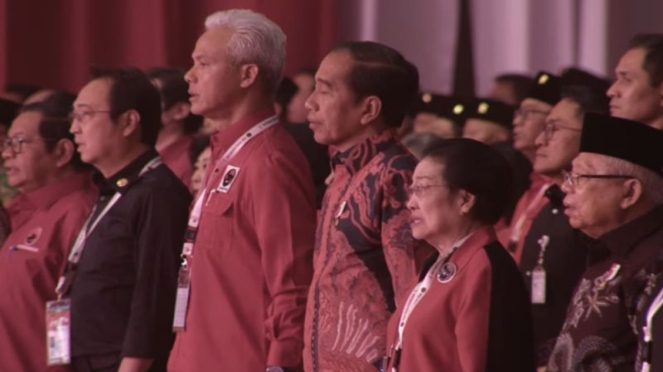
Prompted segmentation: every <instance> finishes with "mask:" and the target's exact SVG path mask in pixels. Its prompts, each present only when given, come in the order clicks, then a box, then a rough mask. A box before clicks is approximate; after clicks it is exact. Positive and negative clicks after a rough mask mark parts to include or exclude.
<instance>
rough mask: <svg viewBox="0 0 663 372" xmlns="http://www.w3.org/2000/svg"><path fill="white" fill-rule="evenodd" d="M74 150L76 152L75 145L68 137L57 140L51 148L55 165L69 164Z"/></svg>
mask: <svg viewBox="0 0 663 372" xmlns="http://www.w3.org/2000/svg"><path fill="white" fill-rule="evenodd" d="M74 152H76V145H74V143H73V142H72V141H71V140H70V139H67V138H63V139H61V140H59V141H58V142H57V143H56V144H55V148H54V149H53V154H54V155H55V166H56V167H58V168H64V167H66V166H67V165H69V164H70V163H71V160H72V159H73V158H74Z"/></svg>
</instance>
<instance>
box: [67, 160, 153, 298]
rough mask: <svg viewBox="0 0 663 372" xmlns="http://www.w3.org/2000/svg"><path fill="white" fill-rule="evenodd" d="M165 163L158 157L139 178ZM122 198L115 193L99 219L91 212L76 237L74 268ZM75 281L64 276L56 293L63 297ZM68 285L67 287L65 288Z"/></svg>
mask: <svg viewBox="0 0 663 372" xmlns="http://www.w3.org/2000/svg"><path fill="white" fill-rule="evenodd" d="M162 163H163V161H162V160H161V157H159V156H157V157H155V158H154V159H152V160H150V161H149V162H148V163H147V164H146V165H145V166H144V167H143V169H141V170H140V173H139V174H138V177H139V178H140V177H142V176H143V175H144V174H145V173H147V172H149V171H151V170H152V169H154V168H156V167H158V166H159V165H161V164H162ZM121 197H122V194H121V193H120V192H115V194H113V197H112V198H111V199H110V200H109V201H108V204H106V206H105V207H104V209H103V210H102V211H101V213H99V215H97V218H95V219H94V221H92V216H94V212H95V211H96V209H97V207H96V206H95V207H94V208H93V209H92V212H90V216H89V217H88V218H87V221H85V224H84V225H83V228H81V231H80V232H79V233H78V236H77V237H76V241H75V242H74V246H73V248H72V249H71V253H70V254H69V259H68V261H69V265H70V267H72V270H70V271H72V272H73V268H74V267H75V266H76V265H77V264H78V262H79V261H80V259H81V255H82V254H83V249H85V242H86V241H87V238H88V236H90V234H92V231H94V229H95V228H96V227H97V225H98V224H99V222H100V221H101V220H102V219H103V218H104V216H105V215H106V213H108V211H109V210H110V209H111V208H112V207H113V206H114V205H115V204H116V203H117V202H118V201H119V200H120V198H121ZM72 279H73V277H72V276H68V275H66V274H65V275H63V276H61V277H60V280H59V281H58V285H57V287H56V289H55V292H56V293H57V294H58V295H59V296H63V295H64V294H65V293H66V292H67V289H68V288H69V285H71V280H72ZM65 284H66V286H65Z"/></svg>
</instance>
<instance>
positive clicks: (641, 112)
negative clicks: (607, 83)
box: [608, 34, 663, 130]
mask: <svg viewBox="0 0 663 372" xmlns="http://www.w3.org/2000/svg"><path fill="white" fill-rule="evenodd" d="M608 97H610V114H611V115H612V116H617V117H621V118H624V119H630V120H635V121H639V122H642V123H645V124H647V125H650V126H652V127H654V128H656V129H662V130H663V34H649V35H638V36H636V37H634V38H633V40H631V44H630V47H629V49H628V50H627V51H626V53H625V54H624V55H623V56H622V58H621V59H620V60H619V63H618V64H617V67H616V68H615V82H614V84H613V85H612V86H611V87H610V89H609V90H608Z"/></svg>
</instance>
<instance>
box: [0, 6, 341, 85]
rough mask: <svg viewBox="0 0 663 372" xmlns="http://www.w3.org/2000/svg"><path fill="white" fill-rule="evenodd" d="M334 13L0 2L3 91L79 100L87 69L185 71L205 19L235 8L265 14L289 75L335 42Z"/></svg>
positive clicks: (287, 8)
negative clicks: (282, 41)
mask: <svg viewBox="0 0 663 372" xmlns="http://www.w3.org/2000/svg"><path fill="white" fill-rule="evenodd" d="M336 6H337V5H336V2H335V1H334V0H313V1H311V0H285V1H261V0H197V1H180V0H158V1H157V0H113V1H87V0H71V1H46V2H40V3H39V4H35V3H31V2H25V1H7V0H0V56H2V58H0V86H4V84H5V83H7V82H13V83H17V82H18V83H30V84H37V85H41V86H45V87H52V88H60V89H66V90H70V91H72V92H77V91H78V90H79V89H80V88H81V87H82V86H83V85H84V84H85V83H86V82H87V80H88V77H89V67H90V66H106V67H107V66H136V67H139V68H150V67H155V66H179V67H182V68H185V69H188V68H189V67H190V66H191V58H190V55H191V52H192V50H193V46H194V44H195V42H196V39H197V38H198V36H199V35H200V34H201V32H202V31H203V29H204V25H203V23H204V21H205V18H206V17H207V16H208V15H209V14H211V13H213V12H216V11H219V10H225V9H232V8H243V9H251V10H254V11H257V12H260V13H263V14H265V15H266V16H267V17H269V18H270V19H272V20H273V21H274V22H276V23H277V24H278V25H279V26H280V27H281V28H282V29H283V31H284V32H285V33H286V35H287V37H288V47H287V63H286V66H287V70H286V73H288V74H292V73H294V72H296V71H297V70H299V69H301V68H305V67H314V66H317V65H318V63H319V61H320V60H321V59H322V57H324V55H325V54H326V53H327V52H329V50H330V49H331V48H332V46H333V45H334V43H335V42H336V27H337V16H336V13H337V11H336ZM35 7H37V8H38V9H35Z"/></svg>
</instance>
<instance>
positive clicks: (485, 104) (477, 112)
mask: <svg viewBox="0 0 663 372" xmlns="http://www.w3.org/2000/svg"><path fill="white" fill-rule="evenodd" d="M465 111H466V114H465V116H466V118H467V119H481V120H485V121H490V122H492V123H495V124H498V125H500V126H502V127H505V128H507V129H509V130H511V129H512V128H513V114H514V112H515V108H514V107H513V106H509V105H507V104H505V103H503V102H500V101H496V100H492V99H481V98H480V99H477V100H475V101H473V102H472V103H471V104H468V107H467V109H466V110H465Z"/></svg>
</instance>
